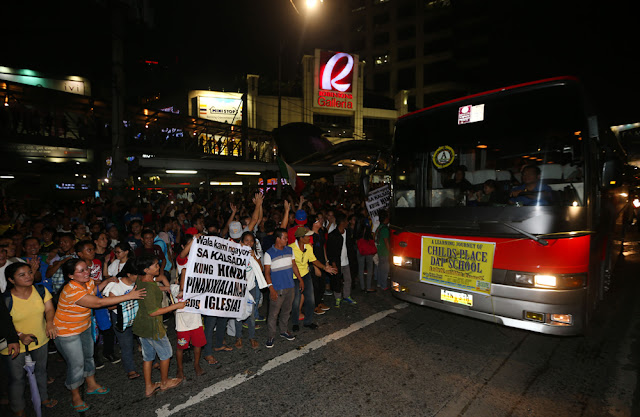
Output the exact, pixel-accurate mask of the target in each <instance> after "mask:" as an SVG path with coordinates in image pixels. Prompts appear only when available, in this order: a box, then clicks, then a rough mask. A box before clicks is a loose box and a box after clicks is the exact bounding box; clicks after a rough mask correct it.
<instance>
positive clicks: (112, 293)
mask: <svg viewBox="0 0 640 417" xmlns="http://www.w3.org/2000/svg"><path fill="white" fill-rule="evenodd" d="M122 246H124V247H126V248H128V246H129V245H127V244H126V243H122ZM116 276H117V278H118V281H116V282H110V283H109V284H107V286H106V287H105V288H104V290H103V291H102V293H103V295H104V296H105V297H117V296H122V295H126V294H128V293H129V292H131V291H132V290H133V289H134V288H135V284H136V281H137V279H138V274H137V272H136V268H135V265H134V264H133V262H127V263H124V264H122V268H120V269H119V271H118V272H117V273H116ZM138 308H139V307H138V301H137V300H127V301H123V302H121V303H118V304H117V305H114V306H111V307H109V310H110V313H111V323H112V325H113V331H114V332H115V335H116V339H118V344H119V345H120V354H121V356H122V366H123V367H124V370H125V372H126V373H127V377H128V378H129V379H136V378H139V377H140V374H139V373H138V372H137V371H136V365H135V362H134V360H133V355H134V352H133V349H134V345H135V338H134V335H133V328H132V326H133V320H134V319H135V317H136V314H137V312H138Z"/></svg>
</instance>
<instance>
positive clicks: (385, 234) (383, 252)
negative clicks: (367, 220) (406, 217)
mask: <svg viewBox="0 0 640 417" xmlns="http://www.w3.org/2000/svg"><path fill="white" fill-rule="evenodd" d="M377 232H378V241H377V243H376V246H377V248H378V256H389V248H388V247H387V245H386V244H385V243H384V240H385V238H386V239H389V226H387V225H386V224H381V225H380V226H379V227H378V230H377Z"/></svg>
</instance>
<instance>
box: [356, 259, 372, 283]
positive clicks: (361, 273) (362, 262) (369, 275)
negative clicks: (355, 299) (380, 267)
mask: <svg viewBox="0 0 640 417" xmlns="http://www.w3.org/2000/svg"><path fill="white" fill-rule="evenodd" d="M365 264H366V266H367V286H366V287H365V286H364V267H365ZM372 277H373V255H360V252H358V278H359V279H360V289H361V290H368V289H370V288H371V278H372Z"/></svg>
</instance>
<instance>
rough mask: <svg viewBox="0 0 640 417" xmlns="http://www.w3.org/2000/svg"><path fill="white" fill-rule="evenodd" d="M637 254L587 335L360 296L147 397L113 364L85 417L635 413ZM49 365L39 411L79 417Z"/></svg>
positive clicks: (631, 253) (632, 247)
mask: <svg viewBox="0 0 640 417" xmlns="http://www.w3.org/2000/svg"><path fill="white" fill-rule="evenodd" d="M639 252H640V248H639V247H638V242H632V243H630V244H628V245H627V247H626V249H625V253H626V255H627V256H626V257H625V258H624V261H623V262H621V263H620V264H619V266H618V269H617V271H616V276H615V286H614V288H613V290H612V291H611V292H610V293H609V294H608V296H607V299H606V300H605V302H604V303H603V304H602V305H601V307H600V308H599V312H598V314H597V315H596V318H595V320H594V323H593V325H592V326H591V328H590V329H589V331H588V332H587V334H586V335H584V336H580V337H568V338H567V337H553V336H545V335H540V334H535V333H529V332H526V331H523V330H517V329H510V328H506V327H501V326H498V325H495V324H493V323H487V322H482V321H477V320H474V319H470V318H466V317H462V316H456V315H452V314H449V313H445V312H441V311H437V310H433V309H429V308H426V307H419V306H415V305H408V304H405V303H403V302H400V301H399V300H397V299H395V298H394V297H393V296H392V295H391V294H390V293H389V292H378V293H376V294H362V293H359V292H358V291H357V290H356V292H355V294H354V298H355V299H356V300H357V301H358V305H356V306H346V305H343V306H342V307H341V308H340V309H335V308H332V309H331V310H330V311H328V312H327V314H325V315H323V316H316V322H317V323H318V324H319V325H320V328H319V329H318V330H315V331H312V330H308V329H304V328H303V330H302V331H300V332H298V333H297V339H296V340H295V341H292V342H290V341H286V340H285V339H282V338H278V339H276V344H275V346H274V348H273V349H267V348H265V347H264V344H263V343H264V341H265V337H266V329H264V328H263V329H261V330H258V331H257V335H258V338H259V340H260V342H261V346H260V348H259V349H257V350H253V349H251V348H250V347H248V346H247V343H245V347H244V348H242V349H240V350H236V349H234V351H232V352H224V353H218V354H217V355H216V358H217V359H218V360H219V361H220V363H219V364H218V365H213V366H209V365H206V364H204V365H203V366H204V367H205V370H206V375H204V376H201V377H195V375H194V372H193V366H192V365H193V364H192V363H187V364H186V365H185V367H186V374H187V375H186V376H187V380H186V381H185V382H184V383H183V384H182V385H181V386H180V387H178V388H175V389H173V390H170V391H167V392H165V393H159V394H158V395H156V396H155V397H153V398H151V399H145V398H144V383H143V380H142V378H139V379H137V380H133V381H130V380H128V379H127V378H126V377H125V374H124V371H123V370H122V367H121V365H120V364H117V365H112V364H110V363H107V366H106V368H105V369H102V370H99V371H97V374H96V378H97V380H98V382H100V383H102V384H104V385H106V386H107V387H109V388H111V393H110V394H108V395H104V396H90V397H89V398H86V400H87V403H88V404H89V405H90V406H91V409H90V410H89V411H88V412H86V413H85V414H86V415H87V416H97V415H123V416H134V415H135V416H139V417H142V416H169V415H176V416H209V415H210V416H221V415H224V416H247V415H253V414H264V415H284V416H289V415H296V416H337V415H344V416H406V415H419V416H473V417H480V416H492V417H493V416H598V417H600V416H633V415H636V416H637V415H640V408H639V407H638V401H637V400H638V393H637V392H636V387H637V378H638V372H637V371H638V360H639V357H638V336H639V335H640V303H637V302H636V301H637V297H636V294H637V293H638V291H639V290H640V277H638V276H637V275H638V274H637V271H638V266H639V264H640V255H639V254H638V253H639ZM329 299H330V301H333V297H329ZM168 324H169V326H170V329H171V326H173V321H172V320H170V321H169V322H168ZM170 334H171V335H172V336H173V339H172V340H175V332H170ZM245 342H246V340H245ZM228 343H229V344H232V343H233V341H232V339H231V338H228ZM49 358H50V364H49V370H50V374H51V375H53V376H54V377H56V381H55V382H54V383H53V384H52V385H50V395H51V396H52V397H54V398H56V399H58V400H60V404H59V405H58V406H56V407H55V408H54V409H53V410H45V414H44V415H49V416H66V415H75V414H76V413H75V412H74V411H72V410H71V407H70V406H69V395H68V392H67V391H66V389H65V388H64V385H63V383H62V381H63V380H64V374H65V366H64V363H62V362H59V361H57V360H56V357H55V355H50V356H49ZM137 360H138V363H139V364H140V365H141V362H140V361H141V358H137ZM174 374H175V361H174V360H172V365H171V370H170V376H173V375H174ZM154 378H155V379H159V372H158V371H154ZM0 414H2V415H8V414H9V413H8V410H7V408H5V407H3V408H2V409H0Z"/></svg>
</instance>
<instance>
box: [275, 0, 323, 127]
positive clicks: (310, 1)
mask: <svg viewBox="0 0 640 417" xmlns="http://www.w3.org/2000/svg"><path fill="white" fill-rule="evenodd" d="M289 3H291V6H292V7H293V10H295V11H296V13H297V14H298V16H301V14H300V11H299V10H298V7H296V4H295V3H294V2H293V0H289ZM318 3H324V0H306V5H307V10H312V9H314V8H315V7H316V6H317V5H318ZM283 48H284V42H283V41H282V32H280V42H279V45H278V127H280V126H282V89H281V84H282V50H283Z"/></svg>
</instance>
